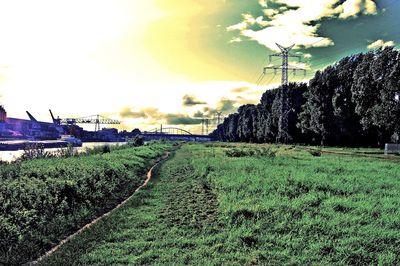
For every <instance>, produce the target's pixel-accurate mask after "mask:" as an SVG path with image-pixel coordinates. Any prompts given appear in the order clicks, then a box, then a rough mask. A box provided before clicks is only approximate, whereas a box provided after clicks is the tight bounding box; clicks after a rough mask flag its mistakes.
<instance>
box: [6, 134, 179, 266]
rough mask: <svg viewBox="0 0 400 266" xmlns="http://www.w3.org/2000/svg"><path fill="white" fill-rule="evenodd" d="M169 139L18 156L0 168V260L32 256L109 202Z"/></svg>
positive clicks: (132, 184)
mask: <svg viewBox="0 0 400 266" xmlns="http://www.w3.org/2000/svg"><path fill="white" fill-rule="evenodd" d="M172 146H173V144H172V143H161V142H153V143H149V144H148V145H146V146H141V147H128V146H127V147H124V148H118V149H114V150H113V149H111V152H109V151H108V152H107V153H102V154H95V155H84V156H75V157H68V158H49V159H36V160H30V161H23V162H21V163H20V164H11V165H2V166H1V168H0V199H2V200H1V201H0V229H1V230H0V239H1V241H0V264H1V265H21V264H22V263H25V262H28V261H32V260H34V259H36V258H37V257H39V255H41V254H43V253H44V252H45V251H47V250H49V249H50V248H51V247H53V246H54V245H56V244H57V243H59V241H60V240H61V239H63V238H65V236H67V235H70V234H71V233H72V232H74V231H76V230H77V229H78V228H80V227H82V226H83V225H84V224H86V223H87V222H88V221H91V220H93V218H95V217H97V216H98V215H101V214H102V213H104V212H106V211H107V210H110V209H112V208H114V207H115V205H116V204H118V203H119V202H121V199H124V198H126V197H127V196H128V195H130V194H131V193H132V192H133V191H134V190H135V189H136V188H137V187H139V186H140V185H141V184H142V183H143V181H144V180H145V179H146V176H145V173H146V171H147V170H148V168H149V166H151V165H152V164H153V162H154V160H155V159H156V158H158V157H160V156H161V155H162V154H164V152H165V151H167V150H169V149H171V148H172Z"/></svg>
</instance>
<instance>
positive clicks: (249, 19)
mask: <svg viewBox="0 0 400 266" xmlns="http://www.w3.org/2000/svg"><path fill="white" fill-rule="evenodd" d="M242 17H243V21H242V22H239V23H238V24H235V25H232V26H229V27H227V30H228V31H232V30H240V31H242V30H245V29H247V27H248V26H253V25H258V26H263V27H265V26H267V25H268V22H267V21H264V18H263V17H262V16H259V17H257V18H255V17H253V15H251V14H242Z"/></svg>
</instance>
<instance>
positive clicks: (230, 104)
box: [217, 98, 237, 113]
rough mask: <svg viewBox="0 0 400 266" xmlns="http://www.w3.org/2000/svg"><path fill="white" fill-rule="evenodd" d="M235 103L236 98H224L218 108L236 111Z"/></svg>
mask: <svg viewBox="0 0 400 266" xmlns="http://www.w3.org/2000/svg"><path fill="white" fill-rule="evenodd" d="M235 103H236V102H235V101H234V100H231V99H227V98H222V99H221V100H220V101H219V103H218V105H217V110H219V111H220V112H223V113H231V112H236V109H237V108H236V107H235Z"/></svg>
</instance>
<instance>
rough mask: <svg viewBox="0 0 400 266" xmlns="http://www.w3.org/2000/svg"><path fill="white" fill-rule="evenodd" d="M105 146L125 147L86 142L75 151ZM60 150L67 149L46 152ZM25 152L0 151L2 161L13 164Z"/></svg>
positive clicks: (111, 143)
mask: <svg viewBox="0 0 400 266" xmlns="http://www.w3.org/2000/svg"><path fill="white" fill-rule="evenodd" d="M104 145H110V146H115V145H125V143H124V142H84V143H82V147H75V148H74V150H75V151H77V152H78V153H81V152H84V151H85V150H86V149H87V148H89V149H90V148H93V147H97V146H104ZM59 149H65V148H55V149H45V151H49V152H51V151H57V150H59ZM23 152H24V151H23V150H19V151H0V161H4V162H12V161H15V160H17V159H18V158H19V157H21V156H22V154H23Z"/></svg>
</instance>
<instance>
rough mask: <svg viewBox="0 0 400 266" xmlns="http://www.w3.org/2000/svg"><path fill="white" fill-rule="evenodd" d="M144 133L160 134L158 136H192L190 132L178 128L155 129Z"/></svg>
mask: <svg viewBox="0 0 400 266" xmlns="http://www.w3.org/2000/svg"><path fill="white" fill-rule="evenodd" d="M144 133H160V134H177V135H193V134H192V133H191V132H190V131H188V130H185V129H182V128H178V127H165V128H163V127H161V128H155V129H153V130H150V131H145V132H144Z"/></svg>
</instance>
